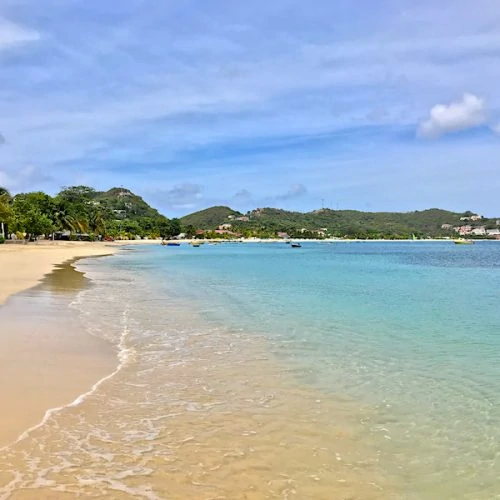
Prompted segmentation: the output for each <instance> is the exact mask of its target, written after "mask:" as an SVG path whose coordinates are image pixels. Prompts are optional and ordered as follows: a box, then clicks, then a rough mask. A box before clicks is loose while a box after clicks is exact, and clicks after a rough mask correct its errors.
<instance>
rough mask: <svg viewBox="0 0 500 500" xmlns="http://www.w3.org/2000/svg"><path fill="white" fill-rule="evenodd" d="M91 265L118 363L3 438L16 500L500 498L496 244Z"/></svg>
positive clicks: (280, 249)
mask: <svg viewBox="0 0 500 500" xmlns="http://www.w3.org/2000/svg"><path fill="white" fill-rule="evenodd" d="M78 268H79V269H80V270H82V271H84V272H86V273H87V275H88V276H89V277H90V278H91V279H92V280H93V282H94V285H93V286H92V287H91V288H90V289H87V290H84V291H82V292H80V293H79V294H78V295H77V296H75V298H74V301H73V303H72V305H71V308H72V309H73V310H74V311H75V312H76V313H77V314H78V315H80V317H81V318H82V319H84V321H85V324H86V325H87V328H88V329H89V332H90V333H92V334H93V335H97V336H99V337H102V338H105V339H107V340H109V341H110V342H111V343H113V345H115V346H116V348H117V352H118V353H119V362H120V364H119V366H118V368H117V371H116V372H115V373H114V374H113V375H112V376H111V377H109V378H107V379H106V380H103V381H102V383H100V384H98V385H96V386H95V387H94V388H93V389H92V390H91V391H89V393H88V394H87V395H85V396H84V397H82V398H80V399H79V400H78V401H77V403H76V404H73V405H71V406H68V407H66V408H63V409H61V410H60V411H58V412H55V413H54V414H52V415H50V416H49V417H48V418H47V419H46V422H45V423H44V424H43V425H42V426H40V427H38V428H36V429H34V430H33V431H32V432H31V433H29V435H28V436H26V437H25V438H24V439H23V440H21V441H20V442H19V443H17V444H16V445H14V446H12V447H10V448H8V449H7V450H3V451H2V452H0V466H1V469H2V470H3V471H6V472H5V475H4V476H2V475H1V474H0V498H53V497H51V496H50V494H54V492H56V493H57V492H59V493H60V494H61V495H63V494H68V495H69V496H68V498H71V495H76V494H82V495H83V496H88V497H92V496H93V497H96V498H97V497H102V496H107V497H109V498H151V499H156V498H174V499H177V498H179V499H180V498H200V499H216V498H217V499H222V498H227V499H239V498H242V499H243V498H247V499H257V498H296V499H308V498H311V499H313V498H314V499H323V498H324V499H330V498H408V499H435V498H467V499H491V498H500V480H499V477H500V390H499V388H500V385H499V384H500V307H499V305H500V244H498V243H495V242H480V243H477V244H476V245H471V246H456V245H453V244H452V243H451V242H443V243H425V242H411V243H406V242H402V243H399V242H387V243H375V242H374V243H367V242H359V243H358V242H356V243H344V242H339V243H333V244H328V243H304V244H303V247H302V248H301V249H292V248H290V246H289V245H285V244H281V243H279V244H223V245H203V246H202V247H200V248H191V247H188V246H181V247H160V246H159V245H158V246H153V247H151V246H149V247H140V248H135V249H133V250H130V251H124V252H122V253H121V254H119V255H117V256H114V257H111V258H106V259H102V260H87V261H82V262H81V263H80V264H79V265H78ZM9 474H10V475H9ZM2 477H5V479H4V483H2V482H1V479H2ZM34 488H36V490H35V489H34ZM20 491H22V492H23V495H24V496H23V495H20V496H18V497H17V496H15V495H16V494H19V492H20ZM30 492H31V494H32V496H29V494H30ZM44 492H45V493H44ZM41 494H45V495H47V496H46V497H43V496H40V495H41ZM2 495H3V496H2ZM37 495H38V496H37ZM54 498H58V497H57V496H56V497H54ZM61 498H63V497H62V496H61ZM64 498H66V497H64Z"/></svg>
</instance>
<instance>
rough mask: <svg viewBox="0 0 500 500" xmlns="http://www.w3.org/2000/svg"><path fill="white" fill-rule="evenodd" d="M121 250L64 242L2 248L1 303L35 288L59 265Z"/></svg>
mask: <svg viewBox="0 0 500 500" xmlns="http://www.w3.org/2000/svg"><path fill="white" fill-rule="evenodd" d="M118 248H119V247H118V245H117V244H116V243H85V242H62V241H61V242H59V241H58V242H39V243H30V244H27V245H24V244H11V245H0V304H4V303H5V301H6V300H7V299H8V298H9V296H11V295H13V294H15V293H18V292H20V291H22V290H26V289H27V288H31V287H33V286H35V285H36V284H37V283H39V282H40V280H41V279H42V278H43V277H44V276H45V275H46V274H47V273H50V272H51V271H52V269H53V268H54V266H55V265H56V264H61V263H63V262H65V261H67V260H71V259H75V258H77V257H91V256H98V255H109V254H113V253H115V252H117V251H118Z"/></svg>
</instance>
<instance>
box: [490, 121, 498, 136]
mask: <svg viewBox="0 0 500 500" xmlns="http://www.w3.org/2000/svg"><path fill="white" fill-rule="evenodd" d="M491 130H492V131H493V132H494V133H495V134H497V135H500V122H498V123H497V124H496V125H492V126H491Z"/></svg>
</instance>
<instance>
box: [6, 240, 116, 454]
mask: <svg viewBox="0 0 500 500" xmlns="http://www.w3.org/2000/svg"><path fill="white" fill-rule="evenodd" d="M118 250H119V245H118V244H115V243H112V244H109V243H81V242H40V243H32V244H28V245H24V244H10V245H0V304H1V305H2V307H0V323H1V325H2V328H1V332H0V381H1V382H2V387H3V388H4V392H3V396H2V406H3V407H4V408H8V409H9V410H8V411H3V412H2V415H1V416H0V448H1V447H2V446H5V445H7V444H8V443H10V442H13V441H14V440H15V439H16V438H18V437H19V436H20V435H21V433H22V432H24V431H25V430H26V429H28V428H29V427H32V426H35V425H37V424H38V423H39V422H40V421H41V420H42V418H43V416H44V414H45V412H46V411H47V410H48V409H49V408H54V407H57V406H59V405H65V404H68V403H70V402H71V401H72V400H73V399H74V398H75V397H77V396H78V395H79V394H81V393H82V392H85V390H87V389H88V388H89V387H91V386H92V384H93V383H95V382H96V381H97V380H99V379H100V378H101V377H103V376H105V375H106V374H107V373H109V372H110V371H112V370H113V369H114V367H115V366H116V354H115V352H114V350H113V348H112V347H111V346H110V345H108V344H107V343H106V342H104V341H102V340H100V339H96V338H94V337H92V336H90V335H88V334H87V333H86V332H85V330H84V328H83V326H82V324H81V322H79V321H78V318H76V317H73V315H72V313H71V311H70V310H69V308H68V304H69V302H70V301H71V300H72V298H73V297H74V296H75V295H76V293H77V292H78V291H79V289H82V288H83V287H85V286H87V285H88V280H87V279H86V278H85V277H84V276H83V274H82V273H80V272H78V271H76V270H75V268H74V266H72V265H70V264H68V262H71V261H74V260H75V259H76V258H78V257H91V256H92V257H95V256H103V255H110V254H113V253H116V252H117V251H118ZM64 263H66V264H64ZM37 285H38V286H37ZM33 287H36V288H33ZM32 289H33V290H32ZM8 299H9V300H8Z"/></svg>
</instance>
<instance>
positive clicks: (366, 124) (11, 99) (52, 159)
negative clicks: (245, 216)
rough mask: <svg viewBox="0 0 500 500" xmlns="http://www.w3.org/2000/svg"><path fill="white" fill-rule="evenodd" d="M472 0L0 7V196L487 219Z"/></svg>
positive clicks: (498, 184) (495, 160) (493, 196)
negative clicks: (446, 213)
mask: <svg viewBox="0 0 500 500" xmlns="http://www.w3.org/2000/svg"><path fill="white" fill-rule="evenodd" d="M499 57H500V6H499V5H497V3H496V2H492V1H491V0H487V1H486V0H476V1H475V2H470V0H455V1H453V2H451V1H448V2H436V1H435V0H432V1H429V0H422V1H419V2H415V1H410V0H398V1H396V0H392V1H389V0H378V1H374V0H359V1H358V2H346V1H337V2H331V1H329V0H315V1H313V2H303V1H298V0H297V1H295V0H293V1H292V0H288V1H285V0H274V1H273V2H270V1H268V0H266V1H263V0H254V1H253V2H234V1H222V0H212V1H210V2H205V1H201V0H197V1H194V0H185V1H179V0H177V1H169V0H161V1H160V0H148V1H146V0H121V1H120V2H103V1H100V2H97V1H93V0H86V1H82V0H2V3H1V4H0V69H1V71H0V134H1V135H0V185H6V186H7V187H9V188H10V189H11V190H12V191H13V192H19V191H26V190H38V189H42V190H46V191H49V192H51V193H55V192H57V191H58V190H59V188H60V187H61V186H64V185H73V184H89V185H92V186H94V187H96V188H98V189H109V188H110V187H113V186H120V185H123V186H125V187H129V188H130V189H132V190H133V191H134V192H136V193H138V194H140V195H142V196H143V197H144V198H145V199H146V200H147V201H149V202H151V203H152V204H153V205H155V206H157V207H159V208H160V209H161V210H162V211H163V212H164V213H165V214H167V215H169V216H179V215H183V214H185V213H189V212H191V211H194V210H198V209H201V208H205V207H207V206H210V205H213V204H228V205H230V206H232V207H234V208H237V209H239V210H247V209H251V208H255V207H260V206H279V207H283V208H287V209H296V210H303V211H306V210H313V209H316V208H319V207H321V206H322V205H324V206H328V207H332V208H341V209H342V208H351V209H360V210H397V211H407V210H421V209H424V208H429V207H441V208H447V209H452V210H457V211H463V210H467V209H471V210H476V211H478V212H480V213H482V214H484V215H490V216H494V215H495V216H496V215H500V202H499V201H498V200H500V155H499V153H500V90H499V84H498V82H499V80H500V64H499Z"/></svg>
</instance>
